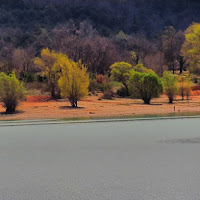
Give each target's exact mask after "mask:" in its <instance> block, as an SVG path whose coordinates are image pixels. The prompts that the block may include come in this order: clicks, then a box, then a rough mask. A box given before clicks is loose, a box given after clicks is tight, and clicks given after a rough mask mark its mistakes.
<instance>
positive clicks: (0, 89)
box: [0, 72, 24, 113]
mask: <svg viewBox="0 0 200 200" xmlns="http://www.w3.org/2000/svg"><path fill="white" fill-rule="evenodd" d="M0 96H1V100H2V102H3V103H4V107H5V108H6V112H7V113H13V112H15V109H16V107H17V106H18V104H19V101H20V100H22V99H23V98H24V88H23V86H22V84H21V83H20V82H19V80H18V79H17V78H16V76H15V73H14V72H13V73H12V74H10V75H6V74H5V73H3V72H2V73H0Z"/></svg>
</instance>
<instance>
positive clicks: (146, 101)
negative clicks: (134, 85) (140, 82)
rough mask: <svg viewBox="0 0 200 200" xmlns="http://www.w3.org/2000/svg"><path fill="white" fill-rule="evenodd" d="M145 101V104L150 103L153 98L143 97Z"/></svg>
mask: <svg viewBox="0 0 200 200" xmlns="http://www.w3.org/2000/svg"><path fill="white" fill-rule="evenodd" d="M143 101H144V103H145V104H150V101H151V100H150V99H148V98H146V99H143Z"/></svg>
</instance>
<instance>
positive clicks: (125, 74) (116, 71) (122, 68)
mask: <svg viewBox="0 0 200 200" xmlns="http://www.w3.org/2000/svg"><path fill="white" fill-rule="evenodd" d="M110 69H111V78H112V79H113V80H115V81H118V82H121V83H122V84H123V85H124V87H125V88H126V93H127V95H128V80H129V78H130V75H131V72H132V71H133V67H132V65H131V64H129V63H126V62H116V63H114V64H113V65H112V66H111V67H110Z"/></svg>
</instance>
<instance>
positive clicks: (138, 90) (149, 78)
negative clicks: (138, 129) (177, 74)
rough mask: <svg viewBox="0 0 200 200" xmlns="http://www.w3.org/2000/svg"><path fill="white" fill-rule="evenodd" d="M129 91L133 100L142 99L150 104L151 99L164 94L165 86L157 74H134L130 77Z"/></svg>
mask: <svg viewBox="0 0 200 200" xmlns="http://www.w3.org/2000/svg"><path fill="white" fill-rule="evenodd" d="M129 91H130V94H131V96H132V98H138V99H142V100H143V101H144V103H145V104H150V101H151V99H153V98H157V97H159V95H161V94H162V93H163V84H162V81H161V79H160V78H159V77H158V75H156V74H155V73H141V72H134V73H133V74H132V75H131V77H130V81H129Z"/></svg>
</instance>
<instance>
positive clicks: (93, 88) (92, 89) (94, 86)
mask: <svg viewBox="0 0 200 200" xmlns="http://www.w3.org/2000/svg"><path fill="white" fill-rule="evenodd" d="M97 90H98V83H97V82H96V80H94V79H90V83H89V91H90V92H92V93H93V94H95V92H96V91H97Z"/></svg>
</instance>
